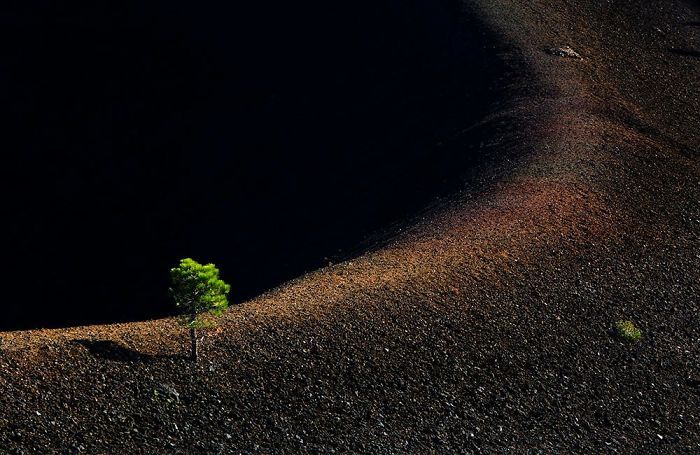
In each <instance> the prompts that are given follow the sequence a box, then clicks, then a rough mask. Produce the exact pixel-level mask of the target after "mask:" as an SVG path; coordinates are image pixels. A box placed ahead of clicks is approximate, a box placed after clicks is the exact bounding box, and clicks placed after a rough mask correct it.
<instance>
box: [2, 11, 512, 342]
mask: <svg viewBox="0 0 700 455" xmlns="http://www.w3.org/2000/svg"><path fill="white" fill-rule="evenodd" d="M249 3H250V4H246V5H243V6H233V4H227V3H221V2H211V1H204V2H197V3H196V4H195V3H187V4H186V3H185V2H181V1H175V2H157V1H151V2H136V1H125V2H118V3H116V4H103V3H102V2H97V3H94V2H77V3H76V2H71V4H70V5H64V4H62V2H50V1H44V2H36V1H30V2H16V6H7V5H8V4H4V5H3V6H2V7H1V8H0V50H1V52H2V58H1V59H0V112H1V113H2V114H1V115H2V136H1V139H0V141H1V142H0V143H1V144H2V151H3V153H2V156H3V158H2V160H3V161H2V166H1V168H2V171H1V172H2V180H1V181H2V205H3V213H4V216H3V224H4V231H5V235H4V242H3V243H4V248H3V251H4V252H5V254H4V264H5V271H4V272H3V284H4V286H3V287H4V288H5V289H6V290H9V292H7V293H6V294H5V295H4V296H3V300H2V307H3V308H2V310H3V315H4V318H3V319H2V320H1V321H0V328H3V329H7V328H21V327H44V326H60V325H75V324H82V323H88V322H103V321H119V320H131V319H139V318H148V317H155V316H160V315H164V314H167V313H168V311H169V305H170V302H169V301H168V297H167V287H168V269H169V268H170V267H172V266H174V265H175V264H176V262H177V260H178V259H180V258H181V257H185V256H191V257H193V258H195V259H197V260H199V261H202V262H209V261H212V262H215V263H216V264H217V265H218V266H219V267H220V268H221V269H222V273H223V278H224V279H225V280H227V281H228V282H230V283H231V284H232V286H233V291H232V300H233V301H234V302H240V301H242V300H243V299H246V298H249V297H251V296H254V295H256V294H259V293H260V292H262V291H264V290H266V289H268V288H270V287H272V286H275V285H278V284H280V283H282V282H283V281H285V280H287V279H290V278H293V277H295V276H298V275H300V274H302V273H303V272H305V271H308V270H311V269H313V268H315V267H318V266H320V265H322V264H324V263H325V261H327V259H324V258H333V257H337V256H342V255H343V254H344V252H345V251H347V250H348V249H350V248H354V247H356V246H357V245H359V244H361V243H362V242H363V239H365V238H366V236H367V235H369V234H371V233H373V232H376V231H377V230H381V229H382V228H383V227H385V226H387V225H389V224H390V223H392V222H395V221H397V220H401V219H405V218H406V217H409V216H411V215H412V214H415V213H416V212H417V211H419V210H420V209H421V208H422V207H425V206H426V205H427V204H429V203H430V202H431V201H432V200H434V199H435V197H437V196H439V195H440V194H445V192H447V191H450V190H453V189H454V188H456V187H457V186H459V185H460V182H461V181H462V178H463V176H464V174H465V172H466V171H467V170H468V169H469V167H470V165H471V164H472V163H473V161H474V160H476V159H477V158H478V156H477V154H476V153H475V152H474V150H472V149H470V148H469V147H468V146H466V144H467V143H469V144H472V143H476V144H478V141H476V140H475V136H476V135H479V134H481V132H480V131H479V129H478V128H476V129H473V130H470V131H471V133H469V134H467V135H465V134H461V135H460V134H459V132H460V131H462V130H464V129H465V128H468V127H469V126H470V125H472V124H474V123H475V122H477V121H479V120H480V119H481V118H482V117H483V115H484V114H485V112H486V110H487V109H488V108H489V100H491V99H492V98H493V96H494V93H492V91H491V90H490V89H489V86H490V85H491V84H490V83H491V81H492V80H493V78H494V77H495V76H496V74H498V68H497V67H496V66H497V64H496V63H494V62H493V60H490V59H488V58H487V56H486V54H487V53H488V52H489V50H488V49H485V47H484V46H485V42H486V41H485V37H484V36H483V31H482V30H481V29H480V28H479V27H477V26H476V25H474V24H469V23H464V16H460V15H459V14H458V13H459V11H458V9H457V8H458V6H457V5H458V4H457V2H455V1H448V0H440V1H431V0H413V1H399V0H371V1H370V0H361V1H359V2H351V3H347V4H336V3H329V2H320V1H311V2H302V3H298V2H282V1H272V2H249ZM225 5H226V6H225ZM470 134H471V136H470ZM477 148H478V147H477Z"/></svg>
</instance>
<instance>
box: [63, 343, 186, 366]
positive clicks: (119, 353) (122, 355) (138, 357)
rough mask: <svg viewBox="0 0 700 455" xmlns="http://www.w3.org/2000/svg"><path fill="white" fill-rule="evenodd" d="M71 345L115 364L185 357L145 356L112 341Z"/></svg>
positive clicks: (183, 356) (171, 355) (179, 355)
mask: <svg viewBox="0 0 700 455" xmlns="http://www.w3.org/2000/svg"><path fill="white" fill-rule="evenodd" d="M73 343H75V344H79V345H81V346H83V347H85V348H87V350H88V351H90V354H92V355H93V356H95V357H99V358H102V359H105V360H112V361H115V362H150V361H153V360H157V359H181V358H185V357H186V356H185V355H182V354H145V353H142V352H139V351H136V350H134V349H131V348H127V347H126V346H122V345H120V344H119V343H116V342H114V341H112V340H88V339H79V340H73Z"/></svg>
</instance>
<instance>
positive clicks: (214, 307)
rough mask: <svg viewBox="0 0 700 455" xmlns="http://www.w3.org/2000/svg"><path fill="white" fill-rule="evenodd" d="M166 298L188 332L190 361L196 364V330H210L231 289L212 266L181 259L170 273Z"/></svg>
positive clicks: (226, 303)
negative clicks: (190, 349) (168, 297)
mask: <svg viewBox="0 0 700 455" xmlns="http://www.w3.org/2000/svg"><path fill="white" fill-rule="evenodd" d="M170 278H171V281H172V287H171V288H170V294H171V296H172V297H173V300H174V301H175V306H176V307H177V309H178V311H179V319H180V323H181V324H182V325H183V326H185V327H187V328H189V329H190V338H191V341H192V359H193V360H194V361H197V329H202V328H206V327H212V326H214V325H215V323H216V320H215V318H216V317H217V316H219V315H221V313H223V312H224V311H225V310H226V308H228V298H227V295H228V293H229V291H230V290H231V286H230V285H228V284H226V283H225V282H224V281H223V280H221V279H220V278H219V269H218V268H216V266H215V265H214V264H206V265H204V264H200V263H199V262H197V261H195V260H194V259H190V258H185V259H182V260H181V261H180V265H179V266H178V267H174V268H172V269H170Z"/></svg>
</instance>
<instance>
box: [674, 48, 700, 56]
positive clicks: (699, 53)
mask: <svg viewBox="0 0 700 455" xmlns="http://www.w3.org/2000/svg"><path fill="white" fill-rule="evenodd" d="M668 51H669V52H670V53H672V54H676V55H680V56H683V57H695V58H700V51H696V50H695V49H673V48H669V49H668Z"/></svg>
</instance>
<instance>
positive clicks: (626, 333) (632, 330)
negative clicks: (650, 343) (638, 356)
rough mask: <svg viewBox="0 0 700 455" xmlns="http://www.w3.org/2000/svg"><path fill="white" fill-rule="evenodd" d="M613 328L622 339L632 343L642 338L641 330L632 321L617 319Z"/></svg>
mask: <svg viewBox="0 0 700 455" xmlns="http://www.w3.org/2000/svg"><path fill="white" fill-rule="evenodd" d="M615 329H616V332H617V336H618V337H620V339H622V340H624V341H628V342H630V343H634V342H636V341H639V340H640V339H641V338H642V332H641V331H640V330H639V329H638V328H637V327H636V326H635V325H634V323H633V322H632V321H617V323H616V324H615Z"/></svg>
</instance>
